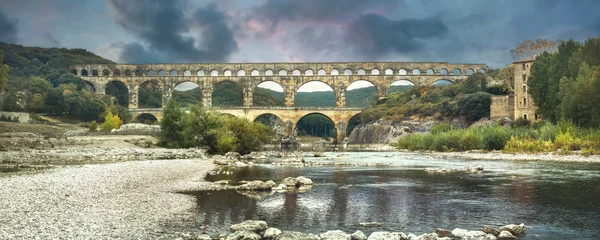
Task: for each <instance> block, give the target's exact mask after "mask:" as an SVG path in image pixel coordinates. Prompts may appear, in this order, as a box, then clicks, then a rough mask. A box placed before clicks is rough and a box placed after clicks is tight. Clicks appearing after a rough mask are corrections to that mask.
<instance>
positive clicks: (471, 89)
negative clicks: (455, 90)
mask: <svg viewBox="0 0 600 240" xmlns="http://www.w3.org/2000/svg"><path fill="white" fill-rule="evenodd" d="M486 89H487V79H486V77H485V75H484V74H482V73H474V74H473V75H471V76H469V77H468V78H467V80H465V84H464V86H463V92H464V93H466V94H471V93H476V92H480V91H485V90H486Z"/></svg>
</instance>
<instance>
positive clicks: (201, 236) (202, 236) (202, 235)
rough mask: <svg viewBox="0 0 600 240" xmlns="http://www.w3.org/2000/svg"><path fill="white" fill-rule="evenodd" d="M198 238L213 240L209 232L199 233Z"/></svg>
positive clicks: (200, 239) (198, 239)
mask: <svg viewBox="0 0 600 240" xmlns="http://www.w3.org/2000/svg"><path fill="white" fill-rule="evenodd" d="M196 239H197V240H212V238H211V237H210V235H208V234H200V235H198V237H196Z"/></svg>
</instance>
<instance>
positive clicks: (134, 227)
mask: <svg viewBox="0 0 600 240" xmlns="http://www.w3.org/2000/svg"><path fill="white" fill-rule="evenodd" d="M213 167H214V166H213V164H212V163H211V161H209V160H206V159H186V160H152V161H130V162H120V163H110V164H96V165H78V166H65V167H58V168H53V169H50V170H46V171H43V172H41V173H38V174H33V175H30V174H28V175H14V176H3V177H0V199H2V200H1V201H0V239H20V238H23V239H37V238H40V239H156V238H168V239H172V238H176V237H179V236H180V235H181V233H180V231H181V232H186V230H187V229H189V227H190V225H191V224H194V222H195V221H194V219H192V217H193V212H192V207H193V206H194V204H195V203H194V199H193V198H192V197H190V196H187V195H184V194H178V193H175V192H176V191H184V190H187V189H199V188H202V187H203V186H205V185H208V183H206V182H205V181H204V180H203V177H204V176H205V174H206V172H207V171H209V170H211V169H213Z"/></svg>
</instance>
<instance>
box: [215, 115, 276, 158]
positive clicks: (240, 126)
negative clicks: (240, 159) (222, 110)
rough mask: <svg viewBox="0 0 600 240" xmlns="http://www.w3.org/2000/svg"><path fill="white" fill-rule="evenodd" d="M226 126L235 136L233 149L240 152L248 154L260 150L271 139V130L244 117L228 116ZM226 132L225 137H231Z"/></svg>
mask: <svg viewBox="0 0 600 240" xmlns="http://www.w3.org/2000/svg"><path fill="white" fill-rule="evenodd" d="M224 126H225V128H226V129H227V131H228V132H229V133H230V134H231V136H233V141H232V143H231V144H232V145H233V147H232V149H233V151H236V152H238V153H240V154H248V153H251V152H252V151H257V150H260V148H261V147H262V145H263V144H264V143H266V142H268V141H269V140H270V136H272V135H273V134H272V132H271V130H270V129H269V128H268V127H266V126H265V125H262V124H260V123H255V122H250V121H248V120H246V119H242V118H235V117H232V118H226V119H225V122H224ZM228 135H229V134H225V135H224V137H225V138H230V136H228ZM228 140H229V139H228Z"/></svg>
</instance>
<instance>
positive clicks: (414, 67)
mask: <svg viewBox="0 0 600 240" xmlns="http://www.w3.org/2000/svg"><path fill="white" fill-rule="evenodd" d="M70 69H71V71H72V72H73V73H74V74H77V75H78V76H80V77H81V78H83V80H85V81H86V82H87V83H89V84H90V85H91V86H93V88H94V90H95V91H96V93H99V94H104V93H105V89H106V86H107V84H108V83H110V82H117V83H122V84H123V85H124V86H125V87H126V88H127V90H128V93H129V108H130V109H132V110H133V109H137V108H138V91H139V88H140V86H142V84H145V83H148V82H154V83H156V84H157V85H158V86H159V88H160V89H161V91H162V102H163V105H164V103H165V102H166V101H167V100H168V99H169V98H170V97H171V96H172V93H173V89H174V88H175V86H177V85H178V84H180V83H183V82H192V83H195V84H198V86H199V87H200V88H201V89H202V102H203V105H204V106H206V107H210V106H212V93H213V90H214V89H215V87H216V86H217V85H218V84H220V83H222V82H226V81H228V82H234V83H236V84H238V85H239V86H240V87H241V88H242V89H243V98H244V103H243V105H244V106H245V108H231V110H229V109H221V110H219V111H221V112H228V111H232V112H231V113H240V112H236V111H242V110H240V109H245V110H244V111H245V112H244V116H246V117H247V118H249V119H250V118H251V117H252V116H255V115H256V114H258V113H259V112H260V113H267V112H268V113H273V112H278V114H279V116H280V118H281V119H282V121H283V122H286V121H287V120H290V121H292V125H291V127H294V126H295V124H296V123H297V121H294V120H295V119H299V118H298V117H297V116H298V115H299V114H301V113H306V114H308V113H309V112H308V111H310V113H321V114H323V115H325V116H327V117H329V118H330V119H331V120H332V121H334V123H335V125H336V127H337V125H340V124H343V125H344V126H345V125H346V124H347V123H348V120H349V119H350V117H351V115H353V114H355V113H357V112H358V110H356V109H350V108H345V107H346V90H347V88H348V86H350V84H352V83H354V82H356V81H360V80H364V81H368V82H370V83H372V84H373V85H374V86H375V88H376V89H377V93H378V95H379V98H383V97H385V96H386V94H387V92H388V89H389V88H390V86H391V85H392V83H394V82H396V81H399V80H405V81H408V82H410V83H412V84H414V85H416V86H419V85H432V84H433V83H434V82H436V81H439V80H447V81H450V82H455V81H458V80H461V79H465V78H466V77H467V76H468V75H470V74H472V73H473V72H476V71H480V72H485V71H487V70H488V69H489V68H488V67H487V65H485V64H452V63H446V62H338V63H206V64H138V65H132V64H92V65H76V66H72V67H71V68H70ZM266 81H271V82H274V83H277V84H279V85H280V86H281V87H282V88H283V93H284V96H285V106H286V107H285V108H276V107H275V108H255V107H252V105H253V103H252V100H253V92H254V89H255V88H256V87H257V86H258V85H259V84H260V83H262V82H266ZM311 81H320V82H323V83H325V84H327V85H329V87H331V89H332V90H333V94H334V95H335V99H336V107H334V108H312V110H309V109H305V110H306V112H304V111H305V110H301V109H296V108H294V98H295V96H296V92H297V91H298V89H299V88H300V87H301V86H302V85H303V84H305V83H307V82H311ZM233 109H237V110H233ZM278 109H279V110H278ZM303 109H304V108H303ZM134 112H137V114H141V112H139V110H136V111H134ZM342 112H343V114H342ZM148 113H150V112H148ZM153 113H155V114H156V113H157V112H156V111H155V112H153ZM278 114H275V115H278ZM233 115H237V116H242V114H233ZM337 115H339V116H340V117H336V116H337ZM342 115H343V116H344V117H341V116H342ZM256 116H258V115H256ZM348 116H350V117H348ZM157 118H160V117H159V116H157ZM251 120H253V119H251ZM338 120H339V121H344V122H339V121H338ZM340 132H345V131H338V133H340Z"/></svg>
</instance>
